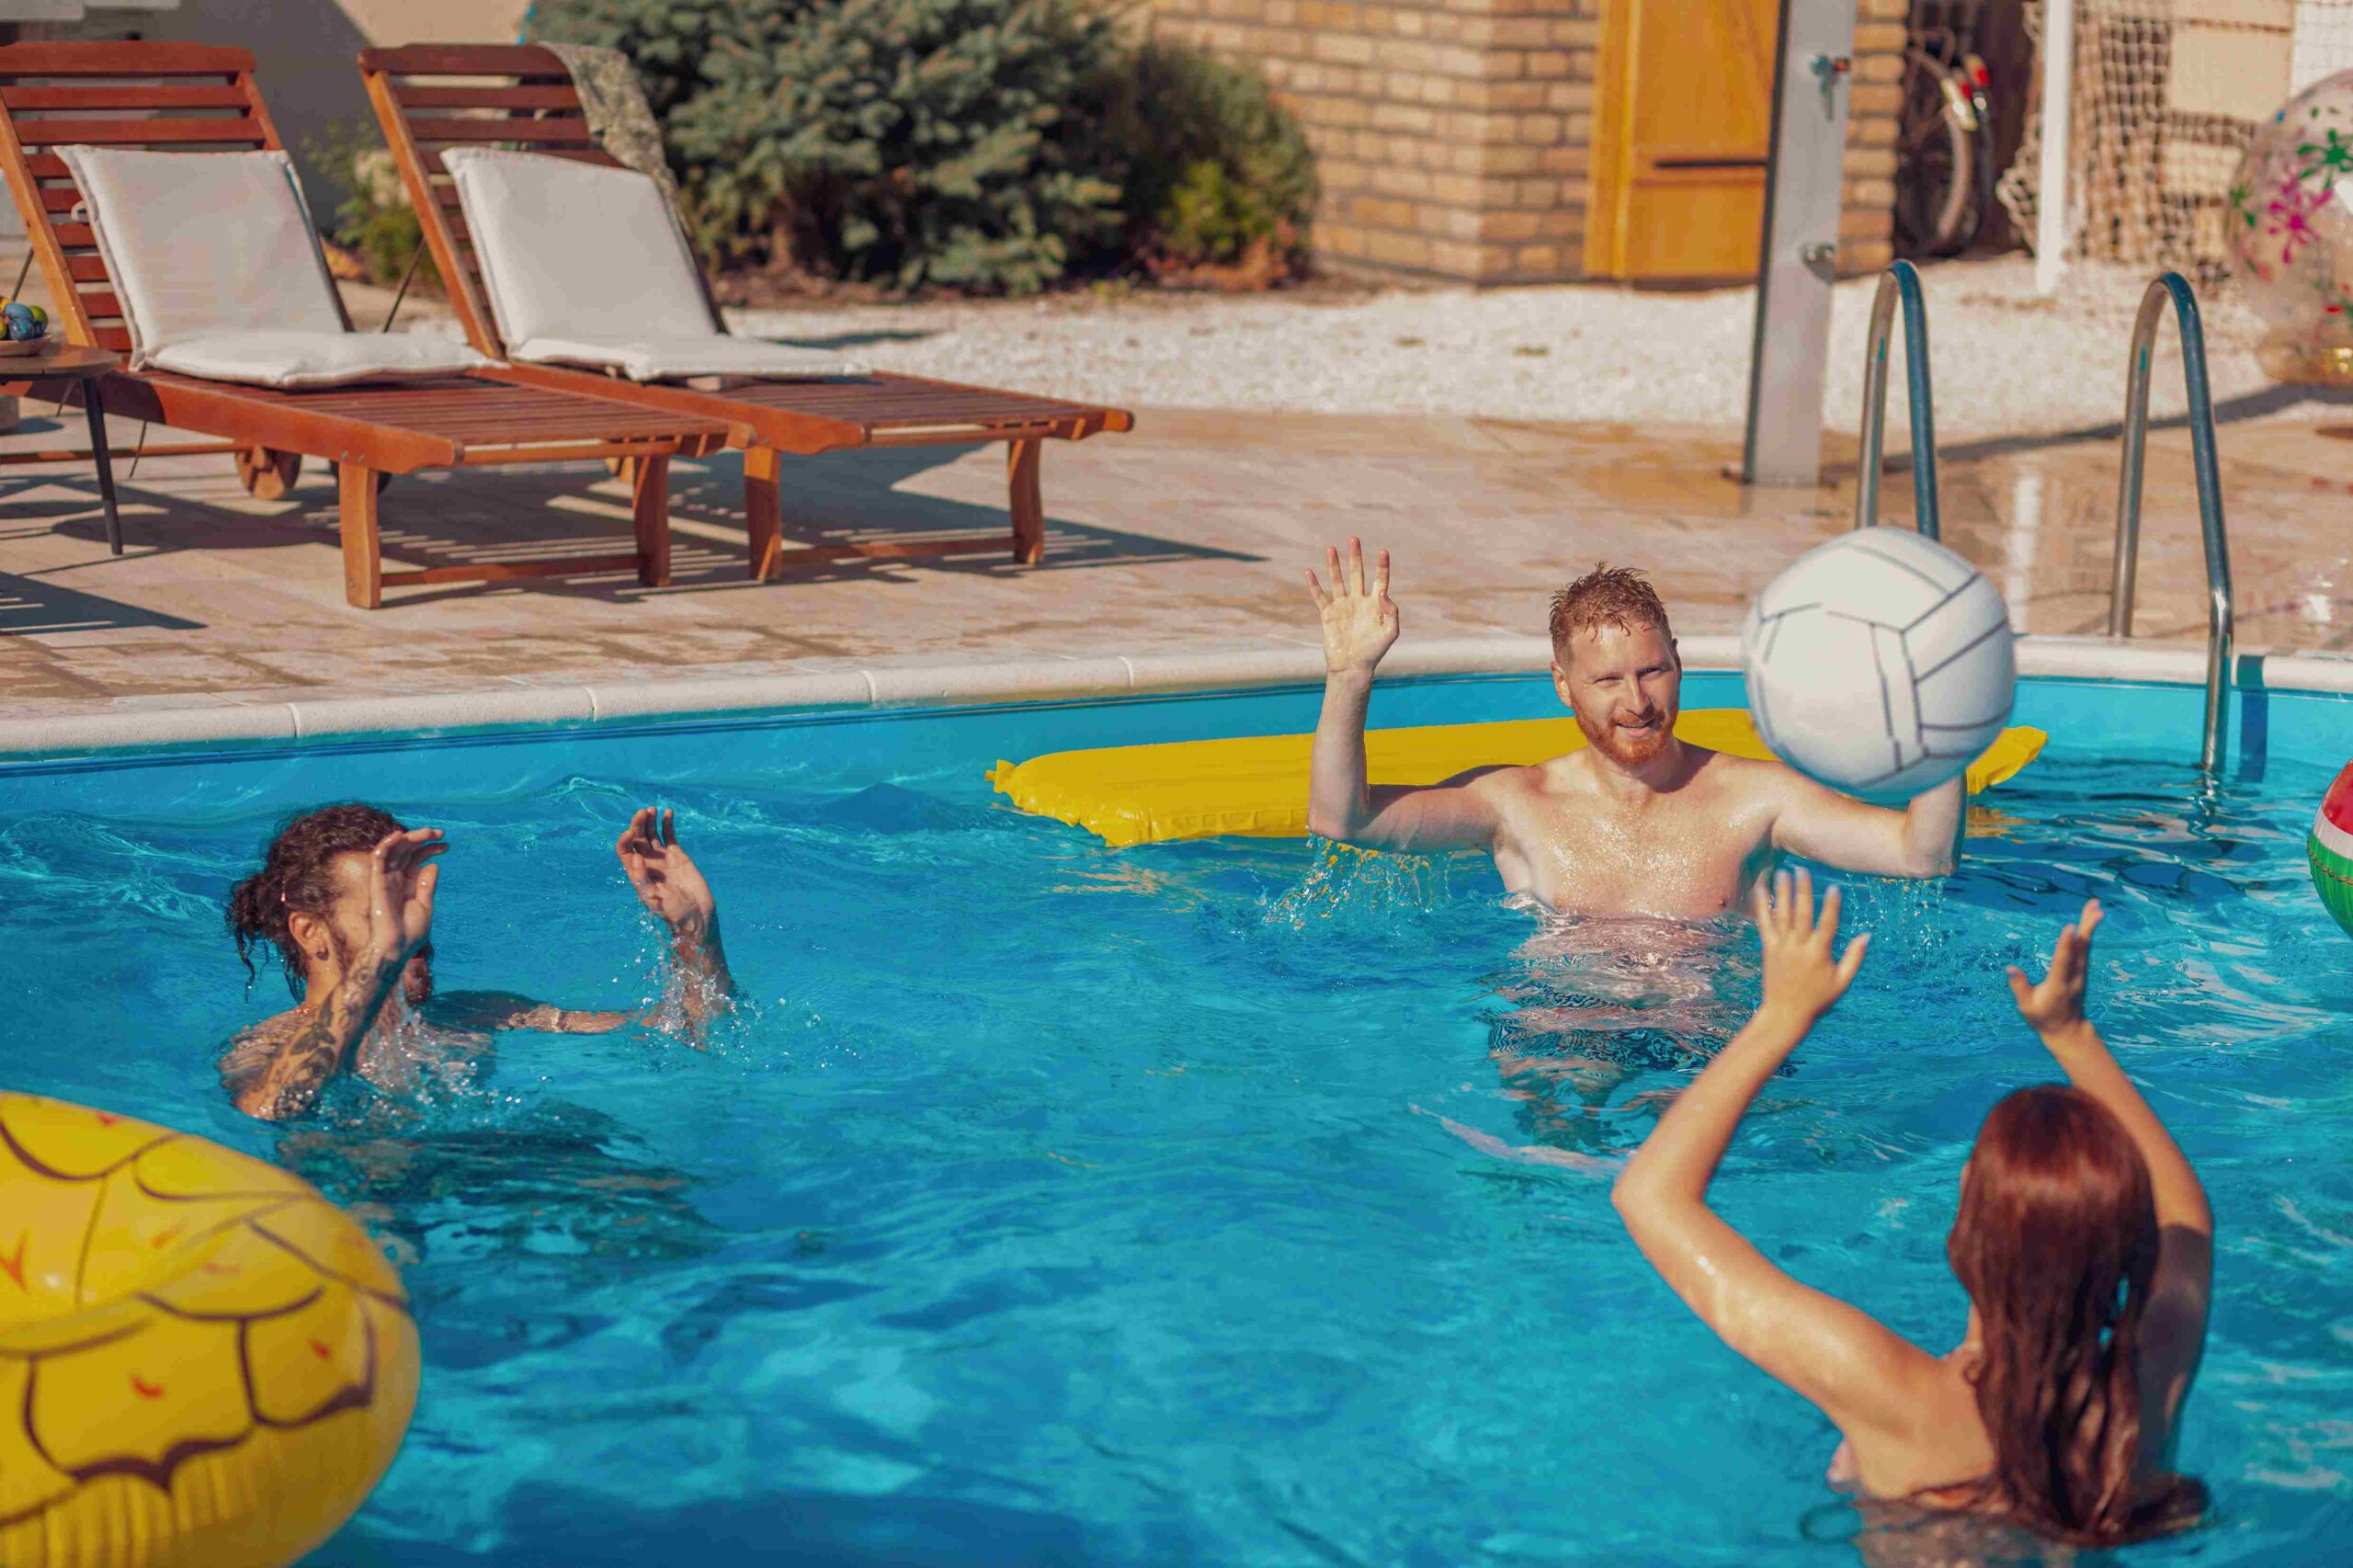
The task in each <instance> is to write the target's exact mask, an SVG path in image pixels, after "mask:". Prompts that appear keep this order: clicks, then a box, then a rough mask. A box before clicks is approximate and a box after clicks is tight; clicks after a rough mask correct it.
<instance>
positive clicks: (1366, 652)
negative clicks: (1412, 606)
mask: <svg viewBox="0 0 2353 1568" xmlns="http://www.w3.org/2000/svg"><path fill="white" fill-rule="evenodd" d="M1374 559H1375V565H1374V574H1373V579H1372V583H1371V585H1370V587H1368V586H1367V585H1366V584H1365V577H1364V543H1363V541H1362V540H1355V539H1351V540H1348V562H1347V570H1346V571H1345V572H1344V571H1342V570H1341V567H1340V552H1339V551H1337V550H1336V549H1333V548H1330V547H1326V548H1325V550H1324V567H1325V570H1326V571H1328V572H1329V573H1330V574H1331V577H1332V589H1331V592H1329V593H1326V592H1324V585H1323V584H1322V583H1320V582H1318V581H1317V580H1316V577H1315V573H1314V572H1313V569H1310V571H1309V572H1308V574H1307V591H1308V592H1309V593H1311V594H1313V595H1314V596H1315V609H1316V613H1317V614H1319V615H1321V616H1322V617H1323V618H1324V668H1325V669H1326V670H1328V671H1329V672H1331V673H1332V674H1333V675H1346V674H1351V673H1356V674H1363V675H1370V674H1371V673H1372V670H1373V666H1374V665H1378V664H1380V663H1381V655H1382V654H1384V653H1388V652H1389V649H1390V646H1391V644H1392V643H1394V642H1396V641H1397V624H1398V623H1397V607H1396V605H1394V604H1393V603H1392V602H1391V601H1390V597H1389V552H1388V551H1385V550H1384V551H1381V552H1380V554H1379V555H1378V556H1376V557H1375V558H1374Z"/></svg>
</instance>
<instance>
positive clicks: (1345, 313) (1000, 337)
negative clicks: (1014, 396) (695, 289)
mask: <svg viewBox="0 0 2353 1568" xmlns="http://www.w3.org/2000/svg"><path fill="white" fill-rule="evenodd" d="M1923 278H1924V282H1925V291H1926V294H1927V307H1928V318H1929V336H1930V339H1931V342H1932V345H1933V349H1934V352H1933V357H1932V359H1933V366H1934V369H1935V372H1936V376H1937V381H1936V391H1937V408H1936V415H1937V428H1938V437H1940V438H1942V437H1988V436H1995V435H2005V434H2047V433H2052V432H2059V431H2066V430H2074V429H2087V428H2097V427H2098V426H2103V425H2110V424H2113V423H2114V422H2115V421H2116V420H2117V418H2118V417H2119V415H2120V412H2121V410H2122V407H2123V397H2124V361H2125V347H2126V343H2127V340H2128V338H2129V335H2130V332H2131V320H2132V313H2133V310H2134V308H2135V306H2136V305H2137V303H2138V301H2139V299H2140V294H2141V290H2142V288H2143V286H2144V285H2145V283H2146V281H2147V279H2146V278H2145V277H2143V276H2141V275H2138V274H2122V273H2115V272H2101V271H2096V270H2091V269H2078V270H2077V271H2076V272H2075V274H2073V275H2072V276H2071V277H2070V278H2069V280H2068V285H2067V288H2066V290H2064V292H2063V293H2062V295H2061V296H2060V297H2059V298H2057V299H2055V300H2049V301H2046V300H2042V299H2040V298H2038V297H2037V296H2036V295H2035V293H2034V291H2033V288H2032V264H2031V263H2030V262H2029V261H2028V260H2027V259H2026V258H2024V257H2023V256H2004V257H1999V258H1996V259H1994V260H1990V261H1970V262H1952V263H1945V264H1942V265H1939V266H1936V267H1930V268H1927V269H1926V270H1925V272H1924V274H1923ZM1874 287H1875V283H1874V281H1873V280H1872V279H1870V278H1861V279H1856V280H1852V281H1849V282H1847V283H1843V284H1841V285H1839V287H1838V290H1837V295H1836V307H1835V314H1834V324H1833V328H1832V334H1831V346H1830V367H1831V374H1830V381H1829V390H1828V392H1827V394H1826V403H1825V409H1824V422H1825V423H1826V424H1827V425H1829V426H1832V427H1834V428H1845V429H1849V430H1851V429H1853V428H1854V427H1855V424H1856V418H1857V411H1858V410H1859V406H1860V400H1861V396H1862V369H1863V366H1862V360H1863V335H1864V331H1865V328H1866V325H1867V324H1868V320H1869V316H1870V301H1871V293H1872V290H1873V289H1874ZM2203 308H2204V315H2205V323H2206V332H2207V347H2208V354H2209V359H2210V363H2211V370H2212V374H2213V381H2214V395H2215V399H2216V402H2217V403H2218V405H2221V406H2222V409H2223V411H2224V412H2225V413H2226V414H2231V415H2236V416H2240V417H2247V416H2279V417H2284V418H2290V419H2293V418H2302V417H2314V416H2317V415H2321V414H2324V413H2336V414H2337V415H2341V414H2342V412H2343V410H2344V408H2345V406H2346V404H2345V402H2344V401H2343V400H2342V398H2341V397H2318V398H2303V397H2300V396H2299V395H2298V394H2297V393H2295V392H2292V391H2282V390H2281V389H2277V388H2274V387H2273V386H2272V384H2271V383H2270V382H2269V381H2268V379H2267V378H2266V377H2265V376H2264V375H2263V373H2262V371H2261V370H2260V369H2259V368H2258V367H2257V366H2256V362H2255V356H2254V353H2253V348H2254V345H2255V342H2256V337H2257V336H2258V335H2259V324H2258V323H2257V322H2256V318H2255V317H2254V316H2253V314H2252V313H2251V312H2249V311H2248V310H2247V309H2246V308H2245V305H2244V303H2243V302H2242V301H2239V300H2238V299H2236V298H2235V297H2234V296H2233V295H2232V294H2231V293H2230V292H2229V291H2228V290H2222V291H2219V292H2215V291H2209V293H2208V297H2207V298H2206V299H2205V300H2204V301H2203ZM1755 312H1756V306H1755V291H1754V290H1751V289H1725V290H1707V291H1704V292H1677V293H1668V292H1659V291H1646V290H1631V289H1626V288H1621V287H1617V286H1610V285H1597V286H1563V287H1557V288H1541V289H1505V290H1485V291H1474V290H1395V291H1390V292H1373V293H1362V294H1345V293H1342V294H1335V293H1330V292H1324V293H1308V294H1271V295H1258V296H1239V297H1232V296H1213V295H1168V294H1154V293H1144V292H1139V293H1133V294H1126V295H1118V294H1111V295H1075V296H1067V297H1060V298H1056V299H1053V300H1050V301H1042V302H1036V301H1031V302H1017V301H1015V302H1006V301H982V302H963V303H942V304H910V305H860V306H823V307H817V308H810V309H795V310H760V311H745V312H736V320H737V322H738V330H740V331H744V332H747V333H754V334H756V335H762V336H776V337H784V338H791V339H795V340H800V341H806V342H812V343H822V344H827V345H834V346H838V347H843V348H844V349H846V350H847V351H849V352H852V353H854V354H856V355H858V356H859V357H860V358H864V359H866V360H867V361H868V362H870V363H871V364H872V365H874V366H876V367H877V368H879V369H893V370H904V371H906V372H909V373H912V374H919V375H927V376H938V377H941V378H945V379H948V380H952V381H978V382H983V383H986V384H992V385H996V386H1006V387H1016V388H1020V389H1024V390H1029V391H1036V392H1052V393H1056V394H1060V395H1063V396H1067V397H1075V398H1085V399H1089V400H1093V401H1098V402H1105V403H1118V404H1122V405H1125V406H1129V407H1143V408H1151V407H1160V408H1171V407H1180V408H1181V407H1197V408H1224V409H1269V410H1296V411H1305V412H1314V413H1324V414H1449V415H1486V416H1493V417H1502V418H1523V419H1547V420H1555V419H1557V420H1575V421H1603V422H1618V421H1622V422H1633V423H1671V424H1684V425H1703V426H1719V427H1721V426H1733V427H1737V426H1739V425H1740V424H1741V422H1742V419H1743V416H1744V413H1745V405H1746V399H1747V377H1748V346H1749V336H1750V333H1751V331H1752V330H1753V324H1754V317H1755ZM1899 330H1900V328H1899ZM2172 336H2173V329H2172V327H2171V326H2170V325H2168V326H2166V327H2165V329H2164V331H2163V333H2162V334H2161V335H2160V343H2161V345H2162V347H2161V350H2160V352H2161V362H2160V364H2159V366H2158V368H2157V380H2156V383H2155V391H2154V397H2153V399H2152V408H2153V411H2154V412H2155V413H2156V414H2158V415H2160V416H2162V415H2166V414H2172V413H2177V412H2178V411H2179V410H2180V408H2181V406H2182V392H2181V384H2182V383H2181V372H2180V369H2179V368H2178V360H2177V358H2175V356H2174V350H2173V348H2172V347H2171V341H2172ZM1897 352H1898V353H1899V354H1900V353H1901V352H1902V350H1901V348H1900V347H1899V348H1898V349H1897ZM1892 380H1893V389H1894V390H1893V394H1892V400H1891V401H1892V403H1893V406H1892V407H1891V410H1890V422H1891V441H1892V444H1896V445H1901V443H1902V437H1901V436H1900V435H1897V434H1895V433H1894V432H1897V431H1900V430H1901V428H1902V421H1903V419H1904V414H1903V410H1902V404H1903V390H1902V389H1903V373H1902V370H1901V369H1900V368H1899V369H1896V371H1895V373H1894V374H1893V378H1892ZM2240 400H2252V401H2240Z"/></svg>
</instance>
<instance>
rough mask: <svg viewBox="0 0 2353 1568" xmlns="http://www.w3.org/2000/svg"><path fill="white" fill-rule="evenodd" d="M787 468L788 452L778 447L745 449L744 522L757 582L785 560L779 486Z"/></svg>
mask: <svg viewBox="0 0 2353 1568" xmlns="http://www.w3.org/2000/svg"><path fill="white" fill-rule="evenodd" d="M783 470H784V455H783V454H782V453H781V452H779V451H778V450H777V449H775V448H774V447H746V448H745V449H744V523H745V528H747V529H748V530H749V532H750V535H751V538H750V540H749V544H750V547H751V566H752V581H753V582H755V583H765V582H767V580H768V579H769V578H771V577H773V576H775V575H776V574H777V569H778V568H779V566H781V565H782V564H783V555H784V499H783V497H782V495H780V494H779V492H778V488H777V487H778V482H779V480H780V479H782V477H783Z"/></svg>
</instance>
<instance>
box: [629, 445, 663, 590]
mask: <svg viewBox="0 0 2353 1568" xmlns="http://www.w3.org/2000/svg"><path fill="white" fill-rule="evenodd" d="M625 472H627V473H628V474H629V482H630V517H631V520H632V521H633V522H635V524H636V525H637V580H638V581H639V582H641V583H642V584H644V585H646V586H647V587H649V588H660V587H666V586H668V585H669V582H670V459H669V457H668V455H667V454H661V455H657V456H653V457H642V458H632V459H631V460H629V462H628V464H627V465H626V468H625Z"/></svg>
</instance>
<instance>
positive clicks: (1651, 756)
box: [1575, 709, 1675, 767]
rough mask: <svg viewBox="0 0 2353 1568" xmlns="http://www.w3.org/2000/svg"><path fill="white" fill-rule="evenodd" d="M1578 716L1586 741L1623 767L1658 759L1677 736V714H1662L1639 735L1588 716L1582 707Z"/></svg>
mask: <svg viewBox="0 0 2353 1568" xmlns="http://www.w3.org/2000/svg"><path fill="white" fill-rule="evenodd" d="M1575 718H1576V722H1577V728H1578V729H1579V730H1580V731H1582V732H1583V733H1584V734H1585V738H1586V744H1588V745H1590V746H1592V747H1593V749H1594V750H1596V751H1597V752H1599V753H1600V754H1601V755H1602V756H1606V757H1608V759H1609V760H1610V761H1612V762H1614V763H1616V764H1618V766H1620V767H1643V765H1644V764H1646V763H1651V762H1655V761H1656V760H1658V757H1659V756H1660V755H1661V754H1662V753H1664V752H1665V750H1666V745H1667V743H1668V742H1669V741H1671V740H1673V739H1674V738H1675V716H1674V715H1673V714H1671V713H1661V714H1659V715H1658V723H1657V726H1656V727H1655V728H1654V729H1652V730H1650V731H1649V732H1648V733H1644V734H1643V735H1640V736H1634V735H1630V734H1629V733H1627V732H1626V731H1625V730H1623V729H1621V728H1620V727H1619V726H1618V725H1617V724H1614V723H1602V722H1597V721H1595V720H1593V719H1589V718H1587V717H1586V714H1585V711H1584V710H1582V709H1580V710H1578V711H1577V713H1576V715H1575Z"/></svg>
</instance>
